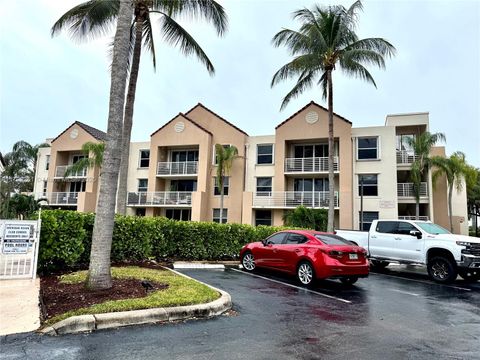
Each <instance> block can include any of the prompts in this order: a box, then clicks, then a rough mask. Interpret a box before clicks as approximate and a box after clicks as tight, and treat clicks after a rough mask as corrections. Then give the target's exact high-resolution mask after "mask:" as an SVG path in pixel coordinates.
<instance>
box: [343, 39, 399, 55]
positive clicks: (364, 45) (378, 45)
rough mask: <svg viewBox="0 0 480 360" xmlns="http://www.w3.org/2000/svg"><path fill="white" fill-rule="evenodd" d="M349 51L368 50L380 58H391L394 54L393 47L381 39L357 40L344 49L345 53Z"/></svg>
mask: <svg viewBox="0 0 480 360" xmlns="http://www.w3.org/2000/svg"><path fill="white" fill-rule="evenodd" d="M350 50H370V51H374V52H376V53H378V54H379V55H381V56H386V57H393V56H394V55H395V54H396V51H397V50H396V49H395V47H394V46H393V45H392V44H390V42H388V41H387V40H385V39H382V38H366V39H360V40H357V41H355V42H353V43H351V44H349V45H348V46H347V47H346V48H345V52H348V51H350Z"/></svg>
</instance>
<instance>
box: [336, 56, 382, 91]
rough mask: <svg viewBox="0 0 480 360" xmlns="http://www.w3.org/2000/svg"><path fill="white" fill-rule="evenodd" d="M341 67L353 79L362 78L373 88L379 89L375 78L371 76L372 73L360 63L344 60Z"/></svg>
mask: <svg viewBox="0 0 480 360" xmlns="http://www.w3.org/2000/svg"><path fill="white" fill-rule="evenodd" d="M340 66H341V67H342V70H343V71H344V72H345V73H346V74H348V75H350V76H353V77H357V78H360V79H362V80H364V81H366V82H369V83H371V84H372V85H373V86H375V87H377V84H376V83H375V80H374V79H373V76H372V75H371V74H370V72H369V71H368V70H367V68H365V66H363V65H362V64H360V63H359V62H356V61H353V60H351V59H347V60H346V59H342V60H341V61H340Z"/></svg>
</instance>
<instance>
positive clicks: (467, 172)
mask: <svg viewBox="0 0 480 360" xmlns="http://www.w3.org/2000/svg"><path fill="white" fill-rule="evenodd" d="M431 161H432V163H433V164H434V165H435V167H436V168H437V169H436V170H435V171H434V172H433V183H434V184H435V183H436V181H437V179H438V178H439V177H440V176H442V175H445V177H446V178H447V186H448V218H449V220H450V231H451V232H452V233H453V218H452V216H453V214H452V195H453V188H454V187H455V189H456V190H457V191H461V190H462V188H463V183H464V182H466V181H467V179H469V178H470V177H471V176H472V175H471V168H470V167H469V166H468V165H467V163H466V162H465V154H464V153H462V152H461V151H456V152H454V153H453V154H452V155H450V157H448V158H444V157H440V156H435V157H433V158H432V159H431Z"/></svg>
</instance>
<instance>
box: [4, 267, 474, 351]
mask: <svg viewBox="0 0 480 360" xmlns="http://www.w3.org/2000/svg"><path fill="white" fill-rule="evenodd" d="M387 269H388V270H386V271H385V272H383V273H381V274H379V273H371V275H370V277H369V278H367V279H360V280H359V281H358V283H357V284H355V285H354V286H352V287H350V288H348V287H345V286H343V285H341V284H340V282H338V281H323V282H320V283H318V284H316V285H315V286H314V287H313V288H312V289H310V290H307V289H303V288H299V287H297V285H296V283H295V281H294V280H292V279H290V278H288V277H283V276H278V274H273V273H269V272H258V273H256V274H253V275H251V274H247V273H245V272H243V271H241V270H238V269H234V268H232V269H226V270H183V272H184V273H186V274H188V275H190V276H192V277H194V278H196V279H198V280H200V281H204V282H206V283H209V284H211V285H213V286H216V287H219V288H221V289H224V290H226V291H227V292H229V293H230V294H231V296H232V299H233V302H234V307H233V309H234V312H233V313H230V314H229V315H226V316H220V317H218V318H215V319H209V320H192V321H188V322H186V323H176V324H167V325H151V326H141V327H130V328H123V329H117V330H111V331H98V332H96V333H92V334H85V335H69V336H63V337H59V338H51V337H46V336H43V337H42V336H38V335H36V334H28V335H17V336H7V337H4V338H2V339H1V355H0V357H1V358H3V359H345V358H348V359H432V358H434V359H480V283H478V282H477V283H474V284H468V283H466V282H464V281H462V280H460V279H458V280H457V281H456V282H455V283H453V284H451V285H439V284H436V283H432V282H431V281H430V280H429V279H428V278H427V276H426V274H425V273H424V271H423V269H421V268H415V267H403V266H391V267H389V268H387Z"/></svg>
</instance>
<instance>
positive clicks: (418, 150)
mask: <svg viewBox="0 0 480 360" xmlns="http://www.w3.org/2000/svg"><path fill="white" fill-rule="evenodd" d="M406 142H407V145H408V146H409V147H410V148H411V149H412V150H413V152H414V154H415V160H414V162H413V164H412V168H411V169H410V179H411V181H412V183H413V193H414V196H415V219H417V220H418V219H419V216H420V187H421V183H422V180H423V179H424V177H425V174H426V173H428V170H429V169H430V167H431V166H432V158H431V157H430V153H431V151H432V148H433V147H434V146H435V145H436V144H437V143H439V142H445V135H444V134H443V133H434V134H432V133H430V132H428V131H425V132H423V133H421V134H420V135H418V136H413V137H407V138H406Z"/></svg>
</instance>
